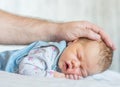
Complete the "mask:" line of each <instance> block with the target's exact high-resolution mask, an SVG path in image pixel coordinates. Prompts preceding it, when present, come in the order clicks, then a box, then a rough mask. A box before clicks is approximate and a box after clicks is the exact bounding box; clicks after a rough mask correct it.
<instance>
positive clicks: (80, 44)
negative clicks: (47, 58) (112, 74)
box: [58, 38, 113, 77]
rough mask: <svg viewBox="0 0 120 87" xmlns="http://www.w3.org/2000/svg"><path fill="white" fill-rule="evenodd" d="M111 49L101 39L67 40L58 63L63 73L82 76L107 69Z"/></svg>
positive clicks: (110, 58)
mask: <svg viewBox="0 0 120 87" xmlns="http://www.w3.org/2000/svg"><path fill="white" fill-rule="evenodd" d="M112 56H113V51H112V49H110V48H109V47H107V46H106V44H105V43H104V42H103V41H102V40H101V41H93V40H89V39H85V38H80V39H77V40H75V41H73V42H69V43H68V46H67V47H66V48H65V50H64V51H63V53H62V54H61V56H60V59H59V62H58V65H59V68H60V69H61V71H62V72H63V73H65V74H76V75H79V76H82V77H86V76H89V75H93V74H97V73H100V72H103V71H105V70H106V69H108V68H109V67H110V65H111V62H112Z"/></svg>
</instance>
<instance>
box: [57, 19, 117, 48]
mask: <svg viewBox="0 0 120 87" xmlns="http://www.w3.org/2000/svg"><path fill="white" fill-rule="evenodd" d="M57 33H58V37H57V36H56V37H57V38H56V39H57V40H62V39H64V40H67V41H71V40H75V39H77V38H79V37H86V38H89V39H92V40H100V38H101V39H102V40H103V41H104V42H105V43H106V45H107V46H109V47H111V48H112V49H113V50H114V49H115V46H114V45H113V43H112V41H111V39H110V37H109V36H108V35H107V34H106V33H105V32H104V31H103V30H102V29H101V28H100V27H98V26H97V25H95V24H92V23H90V22H88V21H79V22H66V23H61V24H60V25H59V31H58V32H57Z"/></svg>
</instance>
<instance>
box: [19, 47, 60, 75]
mask: <svg viewBox="0 0 120 87" xmlns="http://www.w3.org/2000/svg"><path fill="white" fill-rule="evenodd" d="M58 52H59V49H58V48H56V47H55V46H47V47H41V48H39V47H38V48H36V49H33V50H31V51H30V52H29V53H28V55H27V56H26V57H24V58H23V59H22V61H21V62H20V64H19V72H18V73H19V74H23V75H32V76H46V77H52V76H53V72H54V71H53V70H56V68H57V65H56V64H54V63H55V62H56V61H55V58H56V57H57V55H58ZM57 60H58V59H57ZM46 64H47V65H46ZM53 64H54V65H53ZM47 66H48V67H47Z"/></svg>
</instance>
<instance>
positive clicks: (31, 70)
mask: <svg viewBox="0 0 120 87" xmlns="http://www.w3.org/2000/svg"><path fill="white" fill-rule="evenodd" d="M45 66H46V64H45V61H44V60H40V59H39V58H33V57H32V56H30V57H25V58H23V60H22V61H21V62H20V64H19V72H18V73H19V74H21V75H29V76H39V77H56V78H62V77H65V75H64V74H62V73H59V72H56V71H53V70H46V67H45Z"/></svg>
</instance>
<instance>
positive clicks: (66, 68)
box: [64, 62, 69, 71]
mask: <svg viewBox="0 0 120 87" xmlns="http://www.w3.org/2000/svg"><path fill="white" fill-rule="evenodd" d="M64 69H65V71H67V70H68V69H69V64H68V63H67V62H65V64H64Z"/></svg>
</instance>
